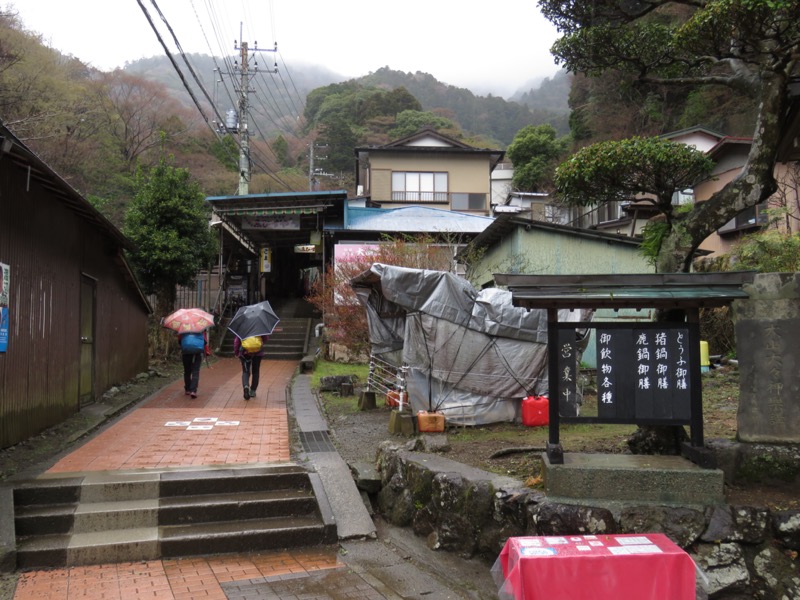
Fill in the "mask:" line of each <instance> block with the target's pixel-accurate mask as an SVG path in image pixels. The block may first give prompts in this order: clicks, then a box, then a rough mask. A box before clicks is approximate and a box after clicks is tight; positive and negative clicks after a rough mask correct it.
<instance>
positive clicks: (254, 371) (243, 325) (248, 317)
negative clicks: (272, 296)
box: [228, 301, 280, 400]
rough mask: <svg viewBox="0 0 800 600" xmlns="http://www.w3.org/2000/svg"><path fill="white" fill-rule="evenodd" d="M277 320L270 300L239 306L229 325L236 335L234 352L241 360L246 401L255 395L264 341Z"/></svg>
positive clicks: (243, 392) (243, 390)
mask: <svg viewBox="0 0 800 600" xmlns="http://www.w3.org/2000/svg"><path fill="white" fill-rule="evenodd" d="M279 321H280V319H279V318H278V315H276V314H275V311H273V310H272V307H271V306H270V304H269V302H266V301H264V302H259V303H258V304H250V305H248V306H242V307H241V308H240V309H239V310H237V311H236V314H235V315H234V316H233V318H232V319H231V322H230V323H229V324H228V329H229V330H230V331H231V332H233V333H234V334H235V335H236V339H234V340H233V353H234V354H235V355H236V356H237V357H238V358H239V360H240V361H241V362H242V395H243V396H244V399H245V400H249V399H250V398H254V397H255V395H256V390H257V388H258V380H259V374H260V371H261V359H262V358H264V344H265V343H266V342H267V340H268V339H269V336H270V334H271V333H272V332H273V331H274V330H275V326H276V325H277V324H278V322H279Z"/></svg>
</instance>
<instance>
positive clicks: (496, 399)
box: [351, 263, 588, 425]
mask: <svg viewBox="0 0 800 600" xmlns="http://www.w3.org/2000/svg"><path fill="white" fill-rule="evenodd" d="M351 285H352V286H353V289H354V290H355V292H356V294H357V295H358V297H359V299H360V300H361V302H362V303H363V304H364V306H365V307H366V310H367V322H368V324H369V335H370V341H371V343H372V352H373V354H376V355H380V357H381V358H382V359H383V360H385V361H387V362H389V363H391V364H394V365H395V366H398V367H399V366H400V365H401V364H406V365H408V366H409V374H408V380H407V391H408V396H409V402H410V404H411V408H412V410H413V411H414V412H416V411H418V410H437V411H439V412H442V413H444V414H445V416H446V417H447V420H448V421H449V422H450V423H452V424H456V425H481V424H486V423H496V422H500V421H513V420H516V419H518V418H519V416H520V405H521V401H522V399H523V398H524V397H525V396H528V395H529V394H537V395H547V392H548V383H547V313H546V311H544V310H531V311H529V310H527V309H524V308H518V307H515V306H513V305H512V303H511V292H508V291H505V290H500V289H497V288H491V289H486V290H482V291H480V292H479V291H478V290H476V289H475V288H473V287H472V286H471V285H470V284H469V282H468V281H466V280H465V279H462V278H460V277H457V276H455V275H453V274H451V273H445V272H443V271H428V270H423V269H409V268H405V267H394V266H390V265H384V264H379V263H376V264H374V265H373V266H372V267H371V268H370V269H369V270H368V271H365V272H363V273H361V274H360V275H358V276H356V277H354V278H353V279H352V280H351ZM582 318H587V319H588V316H587V315H586V314H585V313H581V311H568V310H564V311H560V313H559V320H562V321H577V320H580V319H582Z"/></svg>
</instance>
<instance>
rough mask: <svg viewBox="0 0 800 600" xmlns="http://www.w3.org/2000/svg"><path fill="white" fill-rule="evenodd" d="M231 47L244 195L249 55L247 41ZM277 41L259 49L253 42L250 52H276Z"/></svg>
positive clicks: (243, 191) (247, 177) (247, 161)
mask: <svg viewBox="0 0 800 600" xmlns="http://www.w3.org/2000/svg"><path fill="white" fill-rule="evenodd" d="M239 36H240V37H241V24H240V25H239ZM233 47H234V49H236V50H239V65H238V66H237V68H238V69H239V106H238V109H239V111H238V112H239V195H240V196H246V195H247V194H249V193H250V172H251V170H250V132H249V131H248V123H247V115H248V113H249V110H250V102H249V94H250V92H251V89H250V58H251V57H250V55H249V53H248V50H250V49H249V48H248V43H247V42H242V43H241V46H238V44H237V42H236V41H234V43H233ZM277 51H278V42H275V47H274V48H270V49H261V48H259V47H258V42H255V43H254V45H253V48H252V52H277ZM257 71H258V63H256V64H255V67H254V69H253V73H255V72H257ZM272 72H273V73H277V72H278V64H277V62H276V63H275V67H274V70H273V71H272Z"/></svg>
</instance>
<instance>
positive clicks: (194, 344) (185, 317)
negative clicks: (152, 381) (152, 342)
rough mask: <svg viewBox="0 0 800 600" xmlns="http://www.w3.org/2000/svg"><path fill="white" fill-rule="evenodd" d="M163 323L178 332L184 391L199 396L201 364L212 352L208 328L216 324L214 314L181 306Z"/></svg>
mask: <svg viewBox="0 0 800 600" xmlns="http://www.w3.org/2000/svg"><path fill="white" fill-rule="evenodd" d="M161 325H162V326H163V327H166V328H167V329H171V330H173V331H174V332H175V333H177V334H178V340H179V341H180V346H181V359H182V361H183V393H184V394H186V395H187V396H191V397H192V398H197V387H198V385H199V384H200V366H201V365H202V364H203V357H204V356H208V355H209V354H210V351H209V346H208V328H209V327H211V326H212V325H214V316H213V315H211V314H209V313H207V312H206V311H204V310H201V309H199V308H181V309H179V310H176V311H175V312H174V313H172V314H170V315H169V316H166V317H164V319H162V321H161Z"/></svg>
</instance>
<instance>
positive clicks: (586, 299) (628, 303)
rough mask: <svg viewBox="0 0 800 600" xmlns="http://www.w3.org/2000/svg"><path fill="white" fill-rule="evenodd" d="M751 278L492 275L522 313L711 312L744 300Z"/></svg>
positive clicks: (733, 274) (735, 275)
mask: <svg viewBox="0 0 800 600" xmlns="http://www.w3.org/2000/svg"><path fill="white" fill-rule="evenodd" d="M754 275H755V273H753V272H741V271H738V272H729V273H664V274H658V273H656V274H619V275H513V274H495V275H494V279H495V282H496V283H497V284H499V285H505V286H507V287H508V289H509V290H510V291H511V296H512V300H513V303H514V305H515V306H524V307H527V308H689V307H695V308H712V307H718V306H725V305H727V304H730V303H731V302H732V301H733V300H738V299H745V298H748V297H749V296H748V294H747V292H745V291H744V290H743V289H742V286H743V285H744V284H746V283H749V282H751V281H752V280H753V276H754Z"/></svg>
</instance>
